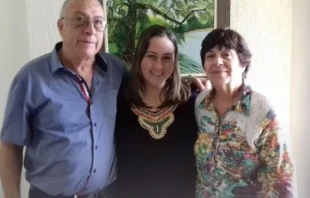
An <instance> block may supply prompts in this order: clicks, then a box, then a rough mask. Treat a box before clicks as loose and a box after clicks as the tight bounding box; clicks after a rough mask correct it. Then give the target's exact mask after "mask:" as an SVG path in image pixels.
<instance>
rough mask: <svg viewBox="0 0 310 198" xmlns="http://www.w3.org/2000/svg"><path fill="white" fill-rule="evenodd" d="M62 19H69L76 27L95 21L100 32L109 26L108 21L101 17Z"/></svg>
mask: <svg viewBox="0 0 310 198" xmlns="http://www.w3.org/2000/svg"><path fill="white" fill-rule="evenodd" d="M62 19H69V20H70V21H71V23H72V25H73V26H74V27H76V28H78V27H84V28H85V27H87V25H88V24H89V23H93V24H94V27H95V29H96V30H97V31H98V32H103V31H105V29H106V28H107V24H106V22H105V21H104V20H103V18H101V17H95V18H89V17H86V16H74V17H68V18H67V17H62Z"/></svg>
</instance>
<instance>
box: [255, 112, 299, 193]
mask: <svg viewBox="0 0 310 198" xmlns="http://www.w3.org/2000/svg"><path fill="white" fill-rule="evenodd" d="M258 145H259V147H260V158H261V160H262V162H263V167H262V169H261V171H260V172H259V174H258V180H259V181H260V182H261V183H262V184H263V187H262V190H261V191H260V192H259V197H264V198H269V197H281V198H289V197H294V193H293V172H294V169H293V163H292V159H291V156H290V154H289V152H288V149H287V144H286V143H285V141H284V138H283V134H281V131H280V127H279V123H278V120H277V119H276V116H275V113H274V112H273V111H272V110H270V111H269V112H268V114H267V116H266V118H265V120H264V121H263V131H262V133H261V135H260V137H259V141H258Z"/></svg>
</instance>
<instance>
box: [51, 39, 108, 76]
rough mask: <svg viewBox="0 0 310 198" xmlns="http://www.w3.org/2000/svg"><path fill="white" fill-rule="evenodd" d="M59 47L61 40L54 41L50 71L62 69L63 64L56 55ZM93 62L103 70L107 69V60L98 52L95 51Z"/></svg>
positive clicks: (60, 46)
mask: <svg viewBox="0 0 310 198" xmlns="http://www.w3.org/2000/svg"><path fill="white" fill-rule="evenodd" d="M61 48H62V42H59V43H56V45H55V47H54V49H53V51H52V54H51V65H50V67H51V70H52V73H54V72H56V71H57V70H59V69H64V66H63V64H62V63H61V61H60V59H59V56H58V51H59V50H60V49H61ZM95 62H96V65H98V66H99V67H100V68H101V69H102V70H103V71H104V72H106V71H107V69H108V64H107V61H106V59H105V58H104V57H103V56H102V55H101V54H100V53H97V54H96V55H95Z"/></svg>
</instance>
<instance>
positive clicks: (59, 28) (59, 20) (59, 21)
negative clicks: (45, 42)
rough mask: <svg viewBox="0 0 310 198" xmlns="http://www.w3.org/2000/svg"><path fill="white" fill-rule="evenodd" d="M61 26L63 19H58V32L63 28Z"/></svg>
mask: <svg viewBox="0 0 310 198" xmlns="http://www.w3.org/2000/svg"><path fill="white" fill-rule="evenodd" d="M63 26H64V21H63V20H62V19H58V21H57V27H58V30H59V32H61V31H62V30H63Z"/></svg>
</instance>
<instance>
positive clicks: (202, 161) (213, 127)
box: [195, 86, 293, 198]
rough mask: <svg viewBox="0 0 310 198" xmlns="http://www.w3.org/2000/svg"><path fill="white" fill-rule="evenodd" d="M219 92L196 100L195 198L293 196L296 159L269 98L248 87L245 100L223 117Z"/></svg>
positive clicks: (201, 94)
mask: <svg viewBox="0 0 310 198" xmlns="http://www.w3.org/2000/svg"><path fill="white" fill-rule="evenodd" d="M214 92H215V91H214V90H211V91H209V90H207V91H204V92H202V93H200V94H199V96H198V97H197V99H196V103H195V116H196V121H197V123H198V127H199V136H198V138H197V141H196V144H195V155H196V163H197V169H198V177H197V182H196V197H197V198H207V197H208V198H209V197H210V198H230V197H250V198H252V197H264V198H269V197H281V198H287V197H293V188H292V186H293V164H292V161H291V158H290V156H289V153H288V151H287V146H286V143H285V142H284V136H283V135H284V134H281V131H280V128H279V124H278V121H277V119H276V114H275V112H274V111H273V109H272V107H271V105H270V103H269V102H268V101H267V99H266V98H265V97H264V96H263V95H261V94H259V93H257V92H255V91H252V90H251V88H250V87H249V86H244V87H243V95H242V99H241V100H240V101H239V102H237V103H236V104H235V105H233V106H232V107H231V108H229V109H227V111H226V112H225V113H224V114H223V116H221V117H219V116H218V114H217V113H216V111H215V108H214V106H213V104H212V96H213V95H214Z"/></svg>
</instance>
